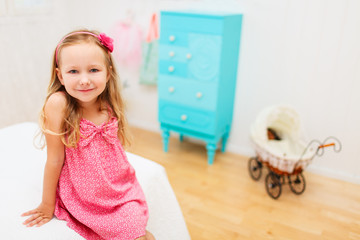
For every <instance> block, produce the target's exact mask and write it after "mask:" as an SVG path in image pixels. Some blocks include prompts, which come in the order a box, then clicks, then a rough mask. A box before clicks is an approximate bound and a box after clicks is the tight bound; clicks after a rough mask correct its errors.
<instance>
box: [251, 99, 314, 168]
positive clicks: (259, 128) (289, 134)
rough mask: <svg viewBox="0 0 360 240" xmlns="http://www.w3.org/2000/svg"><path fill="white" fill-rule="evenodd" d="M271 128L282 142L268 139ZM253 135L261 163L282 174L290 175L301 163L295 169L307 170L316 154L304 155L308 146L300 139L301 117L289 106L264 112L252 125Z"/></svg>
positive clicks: (277, 107)
mask: <svg viewBox="0 0 360 240" xmlns="http://www.w3.org/2000/svg"><path fill="white" fill-rule="evenodd" d="M269 129H270V130H271V131H274V133H275V135H277V136H278V137H279V139H280V140H274V139H269V138H268V132H269ZM250 136H251V139H252V141H253V142H254V144H255V151H256V153H257V154H258V155H259V157H260V158H261V160H262V161H265V162H269V164H270V165H271V166H272V167H275V168H277V169H279V170H281V171H285V172H289V173H291V172H292V171H293V170H294V167H295V166H296V164H297V162H299V161H300V162H299V163H298V165H297V166H296V167H302V168H305V167H306V166H307V165H308V163H309V162H310V161H311V159H312V157H313V156H314V153H315V152H314V150H309V151H307V152H306V153H305V154H304V155H303V153H304V150H305V148H306V145H305V142H304V141H303V140H302V138H301V125H300V117H299V115H298V113H297V112H296V111H295V110H294V109H293V108H292V107H290V106H287V105H276V106H271V107H268V108H266V109H264V110H262V111H261V112H260V113H259V115H258V116H257V118H256V120H255V122H254V124H253V125H252V126H251V133H250ZM302 155H303V156H302Z"/></svg>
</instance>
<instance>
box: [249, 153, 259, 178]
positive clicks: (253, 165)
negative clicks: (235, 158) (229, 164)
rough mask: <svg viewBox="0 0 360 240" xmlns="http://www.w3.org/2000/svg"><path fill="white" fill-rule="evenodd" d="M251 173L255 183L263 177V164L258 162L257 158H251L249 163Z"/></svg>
mask: <svg viewBox="0 0 360 240" xmlns="http://www.w3.org/2000/svg"><path fill="white" fill-rule="evenodd" d="M248 167H249V173H250V176H251V178H252V179H254V180H255V181H257V180H259V179H260V177H261V170H262V163H261V162H260V161H258V158H257V157H251V158H250V159H249V163H248Z"/></svg>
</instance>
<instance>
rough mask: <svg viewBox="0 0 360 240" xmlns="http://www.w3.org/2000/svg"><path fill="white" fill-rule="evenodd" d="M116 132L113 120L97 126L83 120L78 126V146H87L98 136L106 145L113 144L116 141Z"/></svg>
mask: <svg viewBox="0 0 360 240" xmlns="http://www.w3.org/2000/svg"><path fill="white" fill-rule="evenodd" d="M117 132H118V123H117V121H116V120H115V119H112V120H110V121H109V122H107V123H104V124H101V125H99V126H96V125H95V124H93V123H92V122H90V121H87V120H85V121H83V122H82V123H81V124H80V133H81V139H80V141H79V146H81V147H85V146H87V145H88V144H89V143H90V142H91V141H92V140H93V138H94V137H95V136H96V135H98V134H100V135H101V137H103V138H104V139H105V140H106V141H107V142H108V143H111V144H115V143H116V141H117V140H118V136H117Z"/></svg>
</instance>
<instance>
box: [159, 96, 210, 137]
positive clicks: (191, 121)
mask: <svg viewBox="0 0 360 240" xmlns="http://www.w3.org/2000/svg"><path fill="white" fill-rule="evenodd" d="M159 120H160V122H161V123H165V124H169V125H172V126H176V127H179V128H183V129H188V130H193V131H196V132H202V133H206V134H213V133H214V132H215V120H216V117H215V113H214V112H213V111H205V110H201V109H196V108H190V107H185V106H182V105H177V104H174V103H171V102H167V101H162V100H160V101H159Z"/></svg>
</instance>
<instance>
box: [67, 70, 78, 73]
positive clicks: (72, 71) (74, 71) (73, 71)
mask: <svg viewBox="0 0 360 240" xmlns="http://www.w3.org/2000/svg"><path fill="white" fill-rule="evenodd" d="M69 73H77V71H76V70H70V71H69Z"/></svg>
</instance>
